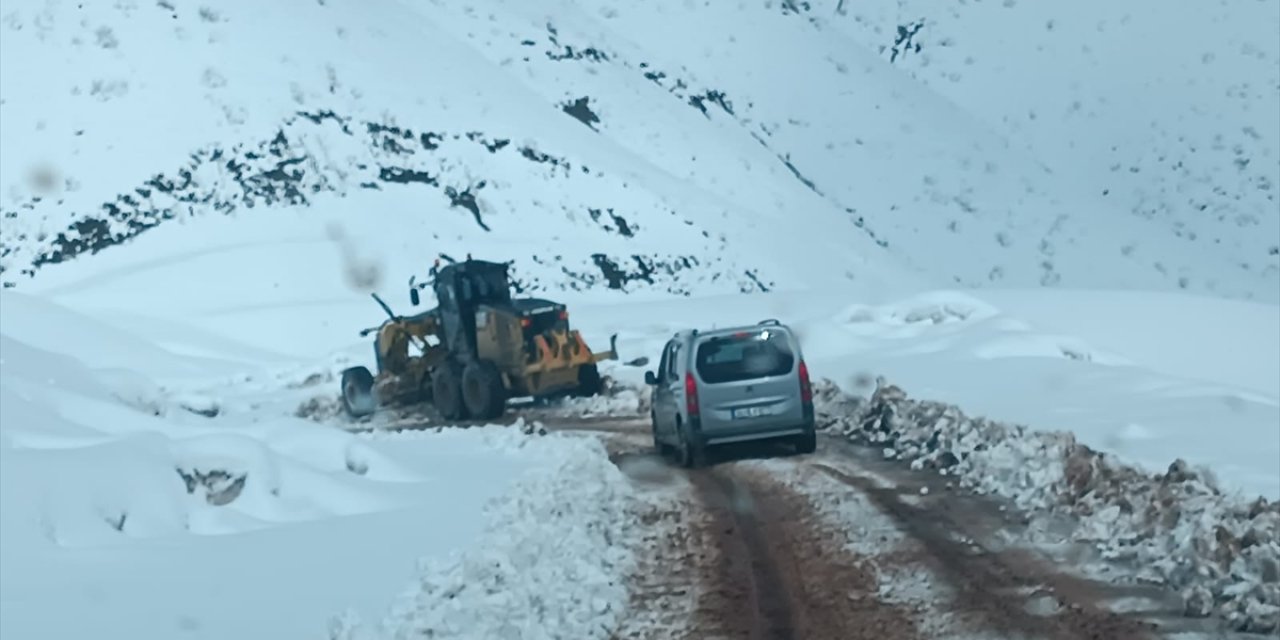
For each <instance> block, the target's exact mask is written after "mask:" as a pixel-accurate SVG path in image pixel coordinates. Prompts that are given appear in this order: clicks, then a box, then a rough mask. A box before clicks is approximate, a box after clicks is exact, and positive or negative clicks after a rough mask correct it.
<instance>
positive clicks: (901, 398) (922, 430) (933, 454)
mask: <svg viewBox="0 0 1280 640" xmlns="http://www.w3.org/2000/svg"><path fill="white" fill-rule="evenodd" d="M815 397H816V402H817V404H818V413H819V420H820V424H821V426H822V428H824V429H826V430H829V431H831V432H834V433H838V434H841V435H844V436H846V437H849V438H850V439H852V440H854V441H857V442H861V443H866V444H872V445H876V446H880V447H883V449H884V455H885V457H886V458H891V459H897V460H902V461H904V462H908V463H910V465H911V468H913V469H930V470H934V471H935V472H937V473H940V474H943V475H947V476H952V477H955V478H956V481H957V482H958V483H959V484H960V486H963V487H966V488H969V489H973V490H975V491H978V492H980V493H986V494H992V495H996V496H1000V497H1003V498H1008V499H1011V500H1012V501H1013V503H1014V504H1015V505H1016V506H1017V507H1018V508H1019V509H1020V510H1023V511H1025V512H1028V513H1030V514H1032V515H1033V516H1035V515H1036V514H1047V513H1066V514H1070V515H1071V516H1073V517H1074V518H1076V519H1078V525H1077V526H1076V528H1075V531H1074V533H1073V537H1074V538H1075V539H1077V540H1080V541H1084V542H1088V543H1091V544H1093V545H1094V546H1095V547H1096V548H1097V549H1098V550H1099V551H1100V552H1101V553H1102V555H1103V557H1104V558H1107V559H1109V560H1115V561H1118V562H1121V563H1123V564H1124V565H1127V566H1129V567H1131V568H1132V569H1133V571H1134V574H1135V578H1136V579H1138V580H1145V581H1152V582H1156V583H1159V584H1163V585H1166V586H1168V587H1169V588H1171V589H1177V590H1180V591H1182V592H1183V595H1184V599H1185V601H1186V604H1187V615H1193V616H1205V615H1210V614H1215V615H1218V616H1220V617H1222V618H1223V619H1224V620H1225V621H1226V622H1227V623H1228V624H1229V625H1230V626H1231V627H1233V628H1235V629H1237V630H1242V631H1256V632H1263V633H1265V632H1273V631H1275V630H1276V629H1277V628H1278V625H1280V589H1278V588H1277V585H1276V580H1277V576H1280V503H1274V502H1270V501H1268V500H1267V499H1266V498H1263V497H1255V498H1249V497H1247V496H1243V495H1241V494H1239V493H1233V492H1226V491H1223V490H1222V489H1220V488H1219V487H1218V485H1217V483H1216V482H1215V480H1214V478H1213V475H1212V473H1211V472H1209V471H1208V470H1205V469H1195V468H1192V467H1190V466H1189V465H1187V464H1186V463H1185V462H1184V461H1182V460H1176V461H1173V463H1172V464H1171V465H1170V466H1169V468H1168V470H1167V471H1166V472H1164V473H1158V474H1150V473H1145V472H1143V471H1140V470H1138V469H1135V468H1134V467H1132V466H1129V465H1127V464H1125V462H1123V461H1121V460H1118V459H1117V458H1116V457H1114V456H1112V455H1108V454H1105V453H1100V452H1098V451H1095V450H1093V449H1091V448H1090V447H1088V446H1086V445H1084V444H1081V443H1079V442H1078V441H1077V440H1076V438H1075V437H1074V436H1072V434H1070V433H1063V432H1043V431H1033V430H1031V429H1028V428H1027V427H1025V426H1022V425H1013V424H1006V423H999V422H994V421H990V420H986V419H983V418H971V417H969V416H966V415H965V414H964V413H963V412H962V411H961V410H960V409H959V408H958V407H956V406H954V405H947V404H943V403H939V402H930V401H920V400H912V399H910V398H908V397H907V395H906V394H905V393H904V392H903V391H902V390H901V389H900V388H898V387H896V386H893V385H888V384H885V383H884V382H883V381H880V383H879V384H878V385H877V388H876V390H875V392H874V393H873V394H872V395H871V398H870V400H869V401H864V400H863V399H862V398H860V397H857V396H850V395H847V394H845V393H844V392H842V391H840V389H839V388H838V387H837V386H836V385H835V384H833V383H831V382H830V381H829V380H824V381H823V382H822V383H821V384H819V385H815Z"/></svg>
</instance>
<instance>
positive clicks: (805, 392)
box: [800, 360, 813, 404]
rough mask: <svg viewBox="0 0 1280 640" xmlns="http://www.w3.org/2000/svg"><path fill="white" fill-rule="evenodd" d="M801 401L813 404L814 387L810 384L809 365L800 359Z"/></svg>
mask: <svg viewBox="0 0 1280 640" xmlns="http://www.w3.org/2000/svg"><path fill="white" fill-rule="evenodd" d="M800 402H803V403H804V404H813V387H812V386H810V384H809V367H808V365H806V364H805V363H804V360H801V361H800Z"/></svg>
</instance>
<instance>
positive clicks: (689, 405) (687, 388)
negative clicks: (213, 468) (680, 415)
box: [684, 371, 698, 418]
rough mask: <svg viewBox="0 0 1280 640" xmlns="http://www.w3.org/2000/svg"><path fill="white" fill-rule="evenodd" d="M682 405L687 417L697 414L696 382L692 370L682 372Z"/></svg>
mask: <svg viewBox="0 0 1280 640" xmlns="http://www.w3.org/2000/svg"><path fill="white" fill-rule="evenodd" d="M684 405H685V409H686V410H687V411H688V413H689V417H691V418H692V417H695V416H697V415H698V383H697V382H696V381H695V380H694V379H693V372H692V371H688V372H685V374H684Z"/></svg>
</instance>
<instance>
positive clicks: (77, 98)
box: [0, 0, 1280, 344]
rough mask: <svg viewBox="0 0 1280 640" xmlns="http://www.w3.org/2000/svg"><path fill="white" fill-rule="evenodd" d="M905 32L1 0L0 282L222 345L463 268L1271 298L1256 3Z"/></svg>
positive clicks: (827, 16) (1022, 12) (806, 19)
mask: <svg viewBox="0 0 1280 640" xmlns="http://www.w3.org/2000/svg"><path fill="white" fill-rule="evenodd" d="M926 5H927V3H924V4H920V5H919V6H917V3H906V4H904V3H898V2H888V1H887V0H882V1H877V2H860V3H857V5H856V6H855V5H854V4H852V3H845V2H835V3H833V2H830V1H825V2H810V3H793V2H781V3H778V2H754V3H736V4H735V3H728V4H725V3H703V4H701V5H699V4H697V3H675V2H653V3H643V4H641V5H636V6H628V7H622V6H618V5H616V4H615V3H612V2H608V1H606V0H579V1H572V2H571V1H556V2H549V1H547V2H544V1H541V0H539V1H537V2H525V1H521V2H514V1H510V0H505V1H504V0H490V1H487V2H480V3H474V4H470V5H466V6H462V5H455V4H451V3H444V2H431V1H427V0H420V1H415V2H396V1H393V0H371V1H368V2H353V1H351V0H333V1H328V0H326V2H324V3H320V2H313V1H311V0H281V1H279V2H272V3H261V2H250V1H249V0H228V1H226V2H221V3H218V5H217V6H216V7H214V6H208V7H203V8H201V7H193V6H188V5H181V4H177V3H169V2H164V3H159V4H156V3H145V2H137V1H136V0H121V1H118V2H112V3H106V2H101V3H92V2H86V3H59V2H53V1H52V0H3V2H2V3H0V16H2V17H3V21H2V23H0V29H4V33H5V37H4V38H3V39H2V41H0V76H3V78H4V81H3V83H2V84H0V98H2V100H3V102H0V113H2V114H3V119H2V121H0V127H2V129H0V138H3V140H4V142H5V144H4V145H3V148H0V190H3V197H4V198H5V204H4V207H3V210H4V215H5V216H6V222H7V224H6V225H5V227H4V229H3V231H2V232H0V241H2V242H3V247H4V249H5V255H4V257H3V260H4V267H5V272H4V275H3V280H4V281H5V282H7V283H11V284H13V285H15V286H20V287H22V288H24V289H31V290H40V291H46V292H60V293H61V294H63V295H66V296H68V297H75V296H79V295H86V294H87V292H83V291H82V289H83V288H84V286H85V285H86V284H88V283H87V282H86V279H91V280H93V281H94V282H96V283H97V284H98V285H107V284H108V283H109V284H110V285H111V286H98V287H96V295H90V297H92V298H96V299H94V300H86V303H96V304H97V305H98V306H116V307H128V306H129V305H130V304H131V303H132V302H135V299H134V297H133V296H128V295H127V294H128V292H129V291H130V290H136V289H137V288H140V287H148V286H151V285H153V284H154V283H155V282H156V281H157V280H165V281H169V279H171V280H180V281H183V282H186V283H188V286H187V287H186V288H184V289H183V291H182V292H181V293H179V292H172V293H171V295H172V299H171V300H170V301H169V304H167V305H165V311H166V312H167V313H169V314H172V315H174V316H177V317H194V318H197V319H198V321H199V322H200V323H202V324H203V323H205V322H207V321H209V319H208V318H207V317H206V314H207V312H208V311H209V309H208V307H209V304H208V301H209V300H210V299H211V298H215V297H219V296H225V295H229V294H234V295H235V296H236V297H237V298H238V299H240V300H241V305H240V306H239V307H236V308H234V309H222V310H221V311H222V313H225V314H228V315H229V316H230V317H231V318H236V319H239V320H240V321H241V322H243V326H244V329H245V332H246V333H248V332H249V331H250V328H251V327H255V326H258V325H260V324H262V323H261V320H262V319H263V318H265V317H268V316H269V312H270V311H272V310H273V309H274V308H275V307H277V306H279V305H291V306H293V307H294V308H295V309H296V312H297V313H298V314H299V316H302V315H303V314H308V313H310V314H318V315H323V316H326V317H328V318H331V319H332V321H333V322H334V324H333V326H334V327H341V326H344V325H345V322H347V321H349V320H350V319H351V317H350V316H346V315H344V314H342V313H341V312H338V309H339V308H340V307H341V306H342V305H343V303H345V302H347V301H353V300H354V299H356V298H357V297H358V296H359V295H360V294H359V293H357V292H352V291H349V290H347V289H346V288H345V287H344V286H343V282H344V280H347V279H349V280H350V281H351V284H352V286H353V288H355V289H357V290H359V291H360V292H363V291H366V290H368V289H376V290H379V291H383V292H386V291H397V290H400V287H399V284H398V283H400V282H403V279H404V278H405V277H407V276H406V275H405V274H408V273H416V274H422V272H423V271H425V270H426V268H427V266H428V263H429V260H431V259H432V258H434V257H435V256H436V255H438V254H441V253H445V254H449V255H451V256H454V257H461V256H462V255H464V254H466V253H468V252H470V253H474V254H475V255H476V257H486V256H490V257H495V258H499V259H511V260H514V261H515V265H516V267H517V271H518V273H519V274H520V275H521V277H522V279H523V280H524V282H525V283H526V285H527V286H529V287H530V288H533V289H543V290H551V291H559V290H564V289H569V290H595V289H605V288H606V287H608V286H609V284H610V283H609V280H610V278H613V279H614V280H615V282H614V283H613V284H614V285H615V286H616V287H617V288H615V289H611V290H610V291H611V292H617V291H620V290H626V291H628V292H630V293H632V294H636V293H646V294H649V295H658V294H667V293H671V292H676V293H733V292H738V291H759V290H762V289H764V288H769V289H779V288H796V287H806V286H820V285H824V284H829V283H834V282H851V283H853V284H854V285H855V286H856V287H857V288H859V289H861V290H862V292H863V293H864V294H871V293H875V292H877V291H882V290H884V289H885V288H886V287H887V288H890V289H891V290H898V291H900V290H901V288H903V287H907V288H918V287H919V286H921V285H923V284H925V283H931V284H933V285H934V286H957V285H958V286H962V287H966V288H969V287H992V286H995V287H1027V286H1046V287H1072V288H1098V287H1114V288H1120V289H1133V288H1143V289H1157V290H1166V291H1179V290H1182V289H1186V290H1189V291H1196V292H1210V293H1215V294H1220V295H1224V296H1232V297H1245V298H1248V297H1251V298H1256V299H1261V300H1264V301H1269V302H1276V301H1277V300H1280V293H1278V291H1280V287H1278V286H1277V285H1278V284H1280V246H1277V234H1278V233H1280V214H1278V213H1277V209H1276V202H1275V197H1276V193H1275V191H1276V189H1277V185H1278V184H1280V163H1278V162H1277V148H1278V146H1280V128H1278V127H1277V125H1276V124H1275V118H1274V117H1273V116H1274V114H1275V112H1276V106H1277V104H1276V94H1275V91H1274V87H1275V85H1276V80H1275V74H1276V71H1275V69H1276V67H1277V64H1276V61H1277V59H1280V58H1278V53H1277V46H1278V45H1277V43H1276V41H1275V39H1274V37H1273V34H1274V32H1275V30H1276V27H1277V25H1278V24H1280V19H1278V18H1277V10H1276V6H1275V3H1274V2H1265V1H1264V2H1245V3H1243V4H1241V5H1240V6H1239V7H1236V6H1234V5H1233V6H1232V10H1231V11H1230V12H1226V11H1225V10H1224V9H1221V8H1219V7H1217V6H1216V5H1214V6H1212V7H1210V6H1205V7H1199V6H1197V7H1181V6H1180V7H1178V8H1175V9H1174V10H1169V9H1168V8H1167V7H1166V6H1165V4H1164V3H1156V2H1155V0H1144V1H1143V2H1142V3H1140V6H1136V7H1135V6H1131V5H1124V6H1120V5H1113V4H1109V3H1105V2H1101V1H1090V2H1088V3H1086V4H1084V5H1081V6H1080V7H1077V6H1076V5H1074V4H1073V5H1072V6H1071V7H1070V8H1064V7H1049V6H1043V7H1042V6H1038V5H1037V4H1036V3H1029V2H1020V3H1018V2H1006V3H969V4H966V5H963V6H957V7H950V8H947V9H940V8H936V7H933V6H931V5H928V6H926ZM921 20H923V27H922V28H921V30H919V31H918V32H916V33H915V36H913V37H915V38H918V39H919V40H917V42H919V43H922V48H921V49H920V50H919V51H916V50H915V49H914V46H913V49H912V51H911V52H910V53H908V54H905V55H902V56H897V57H895V56H893V55H892V54H891V53H886V51H885V47H886V46H888V45H892V44H893V40H894V38H895V35H894V34H895V33H896V32H897V28H898V27H899V26H902V27H904V30H906V31H910V30H911V28H913V27H912V25H913V24H914V23H915V22H917V21H921ZM895 23H897V24H895ZM1032 27H1034V28H1032ZM1189 33H1194V34H1195V35H1194V36H1191V35H1188V34H1189ZM1188 39H1194V40H1195V41H1196V42H1197V43H1198V44H1197V45H1196V46H1195V47H1188V46H1186V44H1185V43H1186V42H1187V41H1188ZM899 48H901V47H899ZM888 58H892V59H888ZM426 61H430V62H426ZM423 65H426V67H423ZM1050 70H1051V71H1050ZM1002 87H1004V88H1002ZM1007 87H1016V88H1017V89H1016V90H1008V89H1006V88H1007ZM575 114H576V115H575ZM579 117H580V118H581V119H579ZM299 211H305V212H306V214H305V215H302V214H300V213H299ZM333 221H338V222H340V223H341V225H342V227H343V228H344V229H345V235H344V237H345V238H347V239H348V240H350V243H349V246H348V249H347V250H343V249H340V248H338V247H335V246H334V242H333V241H331V240H330V239H329V236H327V235H326V228H327V227H328V226H329V224H330V223H331V222H333ZM228 225H230V226H232V227H234V228H235V229H236V230H237V232H234V233H228V232H227V230H226V228H225V227H226V226H228ZM135 235H136V240H132V241H130V240H129V238H131V237H133V236H135ZM124 242H128V243H130V244H139V245H143V246H145V247H147V248H145V249H143V248H142V247H139V248H138V250H136V251H131V252H122V251H121V250H120V249H118V247H117V245H118V244H121V243H124ZM90 252H98V253H94V255H93V257H92V261H93V262H94V263H95V265H96V267H97V268H96V269H95V272H94V274H93V276H92V278H86V274H84V273H82V272H79V270H78V269H76V268H68V266H67V264H66V262H65V260H66V259H68V258H70V257H72V256H75V255H83V254H85V253H90ZM335 254H337V256H338V257H342V256H343V255H345V256H346V257H347V258H349V259H350V260H349V262H350V263H351V264H350V265H349V267H350V268H348V269H347V270H346V274H347V276H349V278H348V277H346V276H344V275H342V274H343V270H342V269H340V268H339V266H338V265H339V263H340V260H336V259H335ZM597 256H600V257H597ZM59 260H64V261H63V262H58V261H59ZM219 260H235V261H236V264H238V265H240V268H238V269H235V270H232V271H227V272H224V273H222V274H221V277H220V278H218V279H216V280H208V279H200V278H199V275H198V274H201V273H204V272H205V271H206V270H207V268H208V264H209V263H210V262H211V261H219ZM603 260H607V262H603ZM313 261H314V262H316V263H320V264H317V265H316V266H315V267H304V266H303V265H307V264H308V263H312V262H313ZM607 265H613V267H610V268H606V267H607ZM611 268H612V269H613V270H614V272H613V273H612V275H611V271H610V269H611ZM33 271H39V272H41V273H42V274H44V277H41V278H35V279H32V278H31V276H30V274H29V273H27V272H33ZM45 272H47V273H45ZM622 272H625V274H623V273H622ZM624 275H625V276H626V277H625V278H623V276H624ZM620 279H625V280H626V281H625V282H619V281H618V280H620ZM197 283H198V284H199V286H195V285H196V284H197ZM112 296H116V297H114V298H113V297H112ZM397 299H399V296H397ZM259 330H262V329H261V328H259ZM268 331H269V330H268ZM273 337H274V336H273ZM282 344H283V343H282Z"/></svg>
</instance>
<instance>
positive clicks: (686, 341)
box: [644, 320, 817, 467]
mask: <svg viewBox="0 0 1280 640" xmlns="http://www.w3.org/2000/svg"><path fill="white" fill-rule="evenodd" d="M644 379H645V383H647V384H649V385H650V386H652V387H653V402H652V406H653V409H652V411H651V413H650V419H651V420H652V423H653V444H654V447H655V448H656V449H657V450H658V451H659V452H661V453H664V454H665V453H667V452H672V453H674V454H675V458H676V460H677V462H679V463H680V464H681V465H683V466H686V467H694V466H700V465H702V464H703V463H704V462H705V457H704V455H705V452H706V449H707V448H708V447H712V446H715V445H720V444H728V443H732V442H745V441H750V440H765V439H786V440H789V441H790V442H791V443H792V444H793V445H794V447H795V449H796V451H797V452H799V453H812V452H813V451H814V449H816V448H817V434H816V432H815V429H814V419H813V390H812V388H811V386H810V384H809V369H808V367H806V366H805V363H804V355H803V354H802V353H801V351H800V343H799V341H798V340H796V336H795V334H794V333H793V332H792V331H791V329H789V328H788V327H787V326H786V325H784V324H782V323H780V322H778V321H777V320H765V321H763V322H761V323H759V324H756V325H751V326H741V327H731V328H728V329H715V330H712V331H698V330H696V329H694V330H689V331H681V332H679V333H677V334H675V336H674V337H672V338H671V340H669V341H667V344H666V347H664V348H663V350H662V359H661V360H660V361H659V363H658V371H657V372H656V373H655V372H653V371H646V372H645V374H644Z"/></svg>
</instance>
